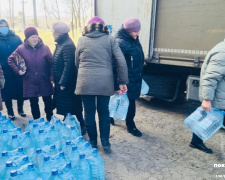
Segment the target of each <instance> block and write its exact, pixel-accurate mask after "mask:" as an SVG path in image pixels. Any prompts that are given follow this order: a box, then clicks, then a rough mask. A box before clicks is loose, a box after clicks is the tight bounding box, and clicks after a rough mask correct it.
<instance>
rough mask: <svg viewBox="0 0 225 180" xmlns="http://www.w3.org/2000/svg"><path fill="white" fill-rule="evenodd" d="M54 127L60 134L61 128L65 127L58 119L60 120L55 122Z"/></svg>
mask: <svg viewBox="0 0 225 180" xmlns="http://www.w3.org/2000/svg"><path fill="white" fill-rule="evenodd" d="M54 126H55V129H56V130H57V131H58V132H60V130H61V128H62V127H63V122H62V121H61V120H60V119H58V120H57V121H56V122H55V124H54Z"/></svg>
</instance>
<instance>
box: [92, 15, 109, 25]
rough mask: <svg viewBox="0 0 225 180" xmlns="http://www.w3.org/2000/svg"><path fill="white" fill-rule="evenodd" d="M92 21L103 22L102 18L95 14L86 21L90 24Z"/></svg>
mask: <svg viewBox="0 0 225 180" xmlns="http://www.w3.org/2000/svg"><path fill="white" fill-rule="evenodd" d="M92 23H100V24H105V22H104V20H103V19H101V18H100V17H98V16H95V17H93V18H91V19H90V20H89V21H88V24H92Z"/></svg>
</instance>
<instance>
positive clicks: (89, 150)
mask: <svg viewBox="0 0 225 180" xmlns="http://www.w3.org/2000/svg"><path fill="white" fill-rule="evenodd" d="M78 150H79V151H80V152H82V153H84V154H85V155H86V156H89V155H90V154H91V153H92V147H91V144H90V143H89V142H85V143H84V144H83V145H82V146H80V147H79V149H78Z"/></svg>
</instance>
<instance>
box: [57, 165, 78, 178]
mask: <svg viewBox="0 0 225 180" xmlns="http://www.w3.org/2000/svg"><path fill="white" fill-rule="evenodd" d="M60 170H61V172H62V178H63V179H67V180H76V179H77V178H76V176H75V172H74V170H73V168H72V166H71V162H67V163H66V164H65V165H64V166H63V167H62V169H60Z"/></svg>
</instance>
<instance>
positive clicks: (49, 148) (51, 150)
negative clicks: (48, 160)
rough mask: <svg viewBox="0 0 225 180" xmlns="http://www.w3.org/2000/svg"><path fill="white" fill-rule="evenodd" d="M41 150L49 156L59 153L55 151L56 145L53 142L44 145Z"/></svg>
mask: <svg viewBox="0 0 225 180" xmlns="http://www.w3.org/2000/svg"><path fill="white" fill-rule="evenodd" d="M42 151H43V152H44V153H45V154H47V155H49V156H54V155H56V154H58V153H59V152H58V151H57V149H56V145H55V144H52V145H50V146H45V147H43V148H42Z"/></svg>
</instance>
